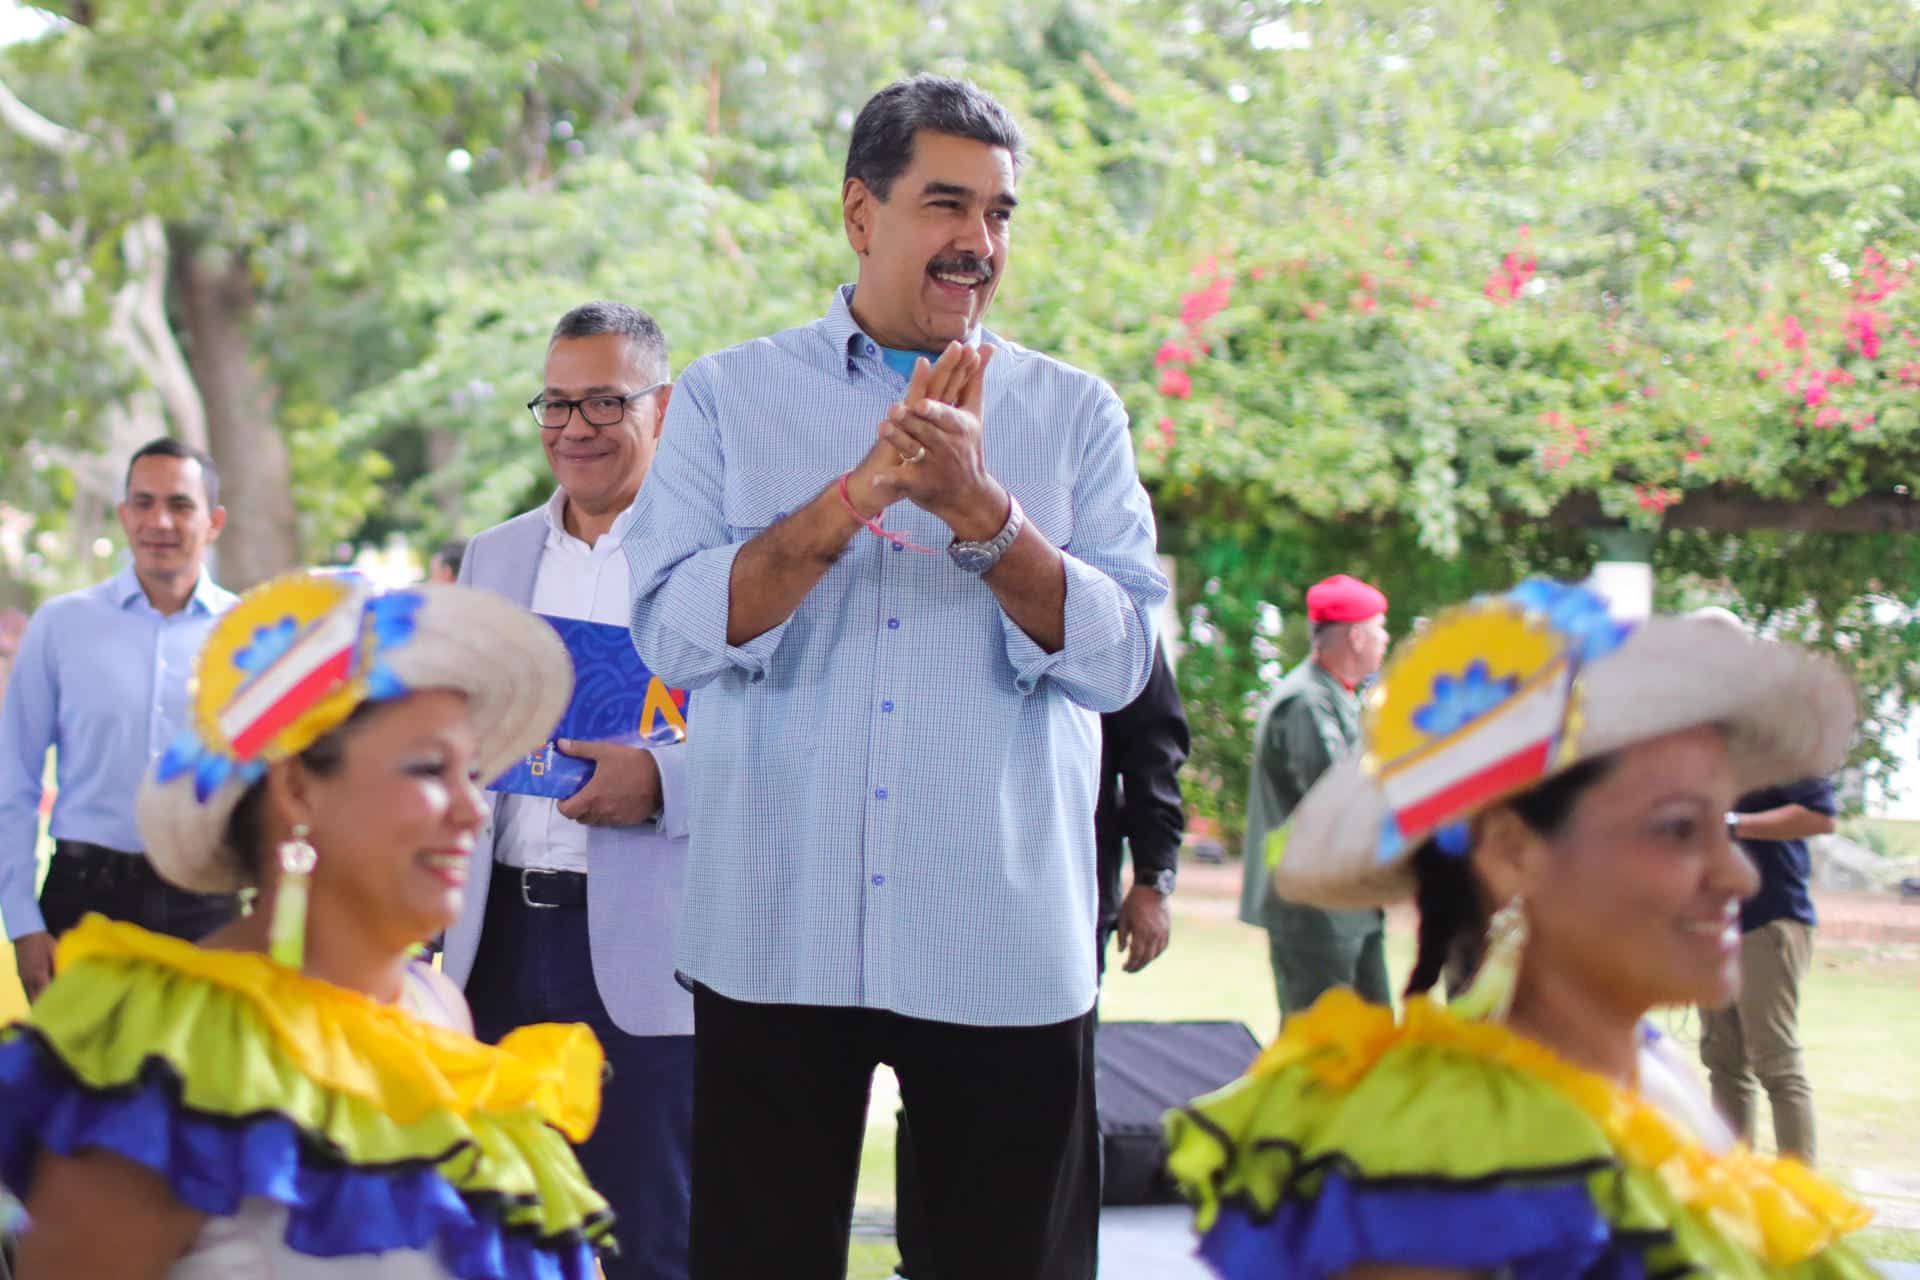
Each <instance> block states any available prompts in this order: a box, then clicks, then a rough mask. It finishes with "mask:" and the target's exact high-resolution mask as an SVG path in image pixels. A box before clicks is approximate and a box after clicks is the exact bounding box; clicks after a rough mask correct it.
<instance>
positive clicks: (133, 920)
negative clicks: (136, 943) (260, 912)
mask: <svg viewBox="0 0 1920 1280" xmlns="http://www.w3.org/2000/svg"><path fill="white" fill-rule="evenodd" d="M53 848H54V852H53V861H52V862H51V863H49V864H48V866H47V878H46V880H45V882H44V883H42V884H41V886H40V915H41V917H42V918H43V919H45V921H46V922H47V932H48V933H51V934H52V935H53V936H54V937H56V938H57V937H59V936H60V935H61V934H63V933H65V932H66V931H67V930H69V929H71V928H73V926H74V925H76V924H79V923H80V917H82V916H84V915H87V914H88V913H90V912H97V913H99V914H100V915H103V916H106V917H107V918H108V919H109V920H123V921H126V922H127V923H128V924H137V925H139V926H140V927H141V928H142V929H150V930H152V931H153V932H154V933H164V934H167V935H169V936H171V937H175V938H184V939H186V940H187V941H188V942H198V941H199V940H200V939H201V938H204V937H206V936H207V935H208V934H209V933H212V932H213V931H214V930H215V929H218V928H219V927H220V926H221V925H223V924H225V923H227V921H229V920H231V919H233V918H234V917H235V916H237V915H239V914H240V906H239V900H238V899H237V898H236V897H235V896H234V895H233V894H228V893H188V892H187V891H186V890H185V889H181V888H177V887H176V886H174V885H171V884H168V883H167V882H166V881H165V880H162V879H161V878H160V876H159V874H158V873H157V872H155V871H154V869H153V864H152V863H150V862H148V861H147V860H146V858H145V857H144V856H143V855H141V854H138V853H122V852H120V851H118V850H115V849H108V848H105V847H104V846H101V845H97V844H86V843H83V842H81V841H77V840H59V841H56V842H55V843H54V847H53Z"/></svg>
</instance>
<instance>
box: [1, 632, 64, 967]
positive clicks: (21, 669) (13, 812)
mask: <svg viewBox="0 0 1920 1280" xmlns="http://www.w3.org/2000/svg"><path fill="white" fill-rule="evenodd" d="M48 627H49V623H48V611H47V610H45V609H42V610H41V611H40V612H39V613H36V614H35V615H34V616H33V619H32V621H30V622H29V623H28V624H27V632H26V635H25V636H23V637H22V638H21V641H20V652H19V653H18V654H17V655H16V656H15V660H14V666H13V674H12V675H11V676H10V677H9V678H8V680H7V693H6V703H5V705H4V707H0V917H4V920H5V923H6V926H7V937H9V938H18V937H20V936H22V935H23V934H29V933H39V932H40V931H41V930H43V929H45V928H46V927H47V926H46V922H45V921H44V920H42V919H41V916H40V903H39V900H38V897H37V887H38V886H36V885H35V883H34V881H35V880H36V879H37V878H38V877H37V873H38V871H39V863H38V860H37V859H36V858H35V853H36V852H37V849H36V846H37V845H38V843H39V839H40V793H41V786H40V781H41V779H42V777H44V776H45V770H46V767H47V748H49V747H51V746H52V745H53V742H54V731H55V730H54V727H55V724H56V722H57V717H58V715H59V710H60V708H59V688H58V685H57V684H56V683H55V681H54V675H53V653H52V649H51V647H50V646H49V644H48V642H47V631H48Z"/></svg>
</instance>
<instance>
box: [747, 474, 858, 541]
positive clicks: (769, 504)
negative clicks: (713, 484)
mask: <svg viewBox="0 0 1920 1280" xmlns="http://www.w3.org/2000/svg"><path fill="white" fill-rule="evenodd" d="M835 480H836V477H835V476H832V475H824V474H814V473H812V472H810V471H806V470H803V469H799V468H795V469H790V470H781V469H778V468H773V467H760V468H755V469H753V470H729V471H728V472H727V478H726V489H725V492H724V494H723V495H722V499H721V503H722V507H723V514H724V515H725V518H726V522H727V536H728V538H729V539H730V540H731V541H734V542H745V541H746V540H747V539H749V538H751V537H753V536H754V535H755V534H757V533H759V532H760V531H761V530H763V529H765V528H767V526H769V525H773V524H778V523H779V522H780V521H782V520H784V519H786V518H787V517H788V516H789V515H792V514H793V513H794V512H795V511H798V510H799V509H800V508H801V507H804V506H806V505H807V504H808V503H809V502H812V501H813V500H814V498H815V497H817V496H819V493H820V491H821V490H822V489H825V488H826V487H827V486H828V485H829V484H832V483H834V482H835Z"/></svg>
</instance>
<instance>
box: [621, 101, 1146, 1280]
mask: <svg viewBox="0 0 1920 1280" xmlns="http://www.w3.org/2000/svg"><path fill="white" fill-rule="evenodd" d="M1020 150H1021V139H1020V134H1019V130H1018V128H1017V126H1016V125H1015V124H1014V122H1013V120H1012V119H1011V117H1009V116H1008V114H1007V113H1006V111H1005V110H1004V109H1003V108H1002V107H1001V106H1000V105H999V104H998V103H996V102H994V101H993V100H992V99H991V98H989V97H988V96H987V95H986V94H984V93H982V92H981V91H980V90H978V89H977V88H974V87H973V86H972V85H968V84H964V83H962V82H959V81H954V80H946V79H941V78H938V77H931V76H922V77H917V78H915V79H913V80H909V81H904V82H901V83H899V84H895V85H893V86H891V87H889V88H887V89H885V90H883V91H882V92H881V93H879V94H877V95H876V96H875V97H874V98H873V99H872V100H871V101H869V102H868V104H867V105H866V107H865V108H863V109H862V111H861V113H860V116H859V119H858V120H857V121H856V122H855V125H854V130H853V138H852V142H851V145H850V148H849V152H848V157H847V176H846V180H845V183H844V185H843V189H842V213H843V220H844V223H845V227H846V232H847V238H848V241H849V243H850V244H851V246H852V248H853V250H854V251H855V253H856V254H857V255H858V277H857V281H856V283H855V285H854V286H853V287H852V288H843V289H841V290H840V291H839V292H838V293H837V294H836V295H835V296H834V298H833V299H832V303H831V306H830V307H829V309H828V311H827V314H826V315H825V316H824V317H823V318H822V319H820V320H819V321H816V322H815V323H813V324H811V325H807V326H804V327H802V328H798V329H792V330H788V331H787V332H784V333H780V334H776V335H774V336H772V337H769V338H764V339H761V340H758V341H755V342H750V343H747V344H745V345H743V346H740V347H736V348H733V349H731V350H728V351H723V352H720V353H718V354H716V355H712V356H708V357H706V358H704V359H701V360H698V361H696V362H694V364H692V365H691V366H689V367H688V369H687V370H686V371H685V373H684V374H683V375H682V378H681V381H680V383H679V386H678V387H677V388H676V390H675V393H674V397H673V403H672V406H671V408H670V409H669V411H668V415H667V422H666V427H665V433H664V436H663V439H662V442H661V447H660V452H659V454H658V456H657V458H656V460H655V462H654V465H653V468H652V469H651V471H650V472H649V473H648V476H647V480H646V483H645V484H644V485H643V486H642V487H641V490H640V496H639V499H638V502H637V503H636V506H635V519H634V523H633V527H632V529H631V531H630V532H629V533H628V535H627V542H626V547H627V554H628V556H629V558H630V559H631V561H632V566H633V589H634V593H635V600H634V609H633V634H634V641H635V644H636V645H637V646H638V648H639V651H640V654H641V656H642V657H643V658H644V659H645V660H646V661H647V663H648V665H649V666H651V667H652V668H653V669H654V670H655V671H656V672H658V673H660V674H661V675H663V676H664V677H666V678H667V679H668V680H669V681H670V682H672V683H675V684H681V685H685V686H688V687H689V688H691V689H693V690H694V692H693V695H692V706H691V709H690V714H691V718H692V721H693V723H694V726H695V727H694V729H693V732H692V734H691V738H690V747H689V749H690V753H691V756H692V769H691V777H692V801H693V808H692V816H691V822H690V826H691V828H692V844H691V849H690V852H689V865H688V878H687V904H686V913H685V916H684V918H683V921H682V925H681V934H680V938H681V941H680V949H679V957H680V968H681V970H682V971H683V972H684V973H685V975H686V976H687V978H688V980H689V981H690V982H691V983H692V984H693V987H694V1026H695V1067H694V1071H695V1087H694V1193H693V1237H692V1263H693V1265H692V1274H693V1276H694V1277H696V1280H702V1278H707V1277H737V1276H757V1275H782V1276H796V1277H814V1276H827V1275H838V1274H840V1269H841V1268H843V1267H844V1264H845V1253H846V1244H847V1236H846V1227H847V1222H848V1219H849V1217H850V1214H851V1209H852V1199H853V1186H854V1177H855V1173H856V1171H857V1165H858V1160H859V1153H860V1134H861V1126H862V1124H863V1122H864V1119H865V1114H866V1105H867V1093H868V1086H869V1081H870V1077H871V1074H872V1071H873V1068H874V1066H875V1064H876V1063H878V1062H882V1061H884V1062H887V1063H889V1064H890V1065H891V1066H892V1067H893V1068H894V1071H895V1072H896V1074H897V1075H898V1076H899V1079H900V1087H901V1093H902V1100H903V1103H904V1105H905V1108H906V1112H907V1115H908V1117H909V1119H910V1121H911V1123H912V1125H913V1132H914V1137H915V1140H916V1144H917V1146H918V1149H919V1153H920V1157H921V1173H922V1180H923V1183H924V1186H925V1194H926V1200H927V1203H928V1206H929V1208H930V1210H931V1213H930V1217H931V1221H930V1224H929V1225H930V1233H929V1234H930V1238H931V1244H932V1251H933V1254H934V1261H935V1264H936V1269H937V1270H938V1272H939V1274H940V1276H941V1277H942V1280H968V1278H969V1277H988V1276H991V1277H993V1278H994V1280H1022V1278H1025V1277H1035V1278H1037V1277H1040V1276H1046V1277H1048V1278H1049V1280H1054V1278H1073V1277H1079V1276H1090V1275H1091V1274H1092V1268H1093V1254H1094V1241H1093V1230H1092V1228H1093V1223H1094V1220H1095V1216H1096V1215H1095V1214H1093V1213H1090V1212H1087V1208H1088V1205H1089V1201H1090V1198H1091V1197H1096V1196H1097V1195H1098V1178H1097V1165H1096V1153H1095V1151H1094V1149H1093V1148H1094V1144H1095V1143H1096V1142H1097V1137H1098V1135H1097V1126H1095V1125H1094V1124H1093V1123H1092V1122H1091V1120H1090V1114H1091V1107H1092V1088H1091V1082H1092V1070H1091V1053H1092V1039H1091V1027H1092V1017H1091V1012H1090V1011H1091V1008H1092V1005H1093V1001H1094V985H1095V984H1094V963H1093V961H1094V914H1095V899H1096V892H1095V884H1094V848H1093V811H1094V801H1095V793H1096V788H1097V768H1098V764H1099V758H1100V727H1099V713H1100V712H1103V711H1111V710H1115V709H1118V708H1120V707H1123V706H1125V705H1126V704H1127V703H1129V702H1130V701H1132V700H1133V698H1134V697H1135V695H1137V694H1138V693H1139V692H1140V690H1141V688H1142V686H1143V685H1144V684H1145V682H1146V679H1147V673H1148V669H1149V666H1150V664H1151V660H1152V654H1153V649H1154V643H1155V641H1154V636H1153V629H1152V623H1151V618H1152V615H1153V611H1154V609H1155V607H1156V606H1157V605H1158V604H1159V603H1160V602H1161V600H1162V599H1163V598H1164V597H1165V595H1166V591H1167V583H1166V580H1165V578H1164V577H1163V576H1162V574H1161V573H1160V571H1159V569H1158V567H1157V560H1156V557H1155V549H1154V525H1153V513H1152V510H1151V507H1150V506H1149V503H1148V501H1147V496H1146V493H1145V492H1144V491H1143V490H1142V489H1141V487H1140V484H1139V481H1138V478H1137V476H1136V474H1135V471H1134V464H1133V453H1132V445H1131V439H1130V436H1129V434H1128V429H1127V418H1126V412H1125V410H1124V409H1123V408H1122V407H1121V404H1120V401H1119V399H1118V397H1116V396H1115V395H1114V393H1113V392H1112V390H1111V389H1109V388H1108V387H1107V386H1106V385H1104V384H1103V383H1101V382H1100V381H1099V380H1098V379H1096V378H1094V377H1092V376H1090V375H1088V374H1086V373H1084V372H1081V371H1080V370H1077V369H1074V368H1071V367H1070V366H1067V365H1065V364H1062V363H1060V362H1059V361H1056V360H1052V359H1050V358H1048V357H1046V356H1043V355H1040V354H1039V353H1037V352H1033V351H1029V350H1027V349H1025V348H1023V347H1020V346H1017V345H1015V344H1013V343H1011V342H1008V341H1005V340H1004V339H1001V338H999V337H997V336H996V335H994V334H992V333H989V332H987V331H986V330H985V329H984V328H983V327H982V326H981V321H982V318H983V317H984V315H985V312H986V310H987V307H988V304H989V303H990V302H991V300H992V297H993V293H994V291H995V289H996V287H997V286H998V284H999V281H1000V277H1001V275H1002V273H1003V272H1004V270H1005V268H1006V265H1007V257H1008V243H1009V226H1010V224H1011V221H1012V217H1013V211H1014V207H1015V204H1016V198H1015V194H1014V188H1015V178H1016V174H1017V168H1018V164H1019V155H1020ZM876 423H879V424H880V425H879V426H878V428H877V429H876V426H875V424H876ZM743 1222H747V1223H752V1224H753V1227H752V1229H751V1230H742V1229H741V1228H740V1224H741V1223H743ZM1073 1224H1078V1225H1073Z"/></svg>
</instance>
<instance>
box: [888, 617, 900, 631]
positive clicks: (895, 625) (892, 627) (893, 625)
mask: <svg viewBox="0 0 1920 1280" xmlns="http://www.w3.org/2000/svg"><path fill="white" fill-rule="evenodd" d="M899 629H900V619H898V618H888V619H887V630H889V631H898V630H899Z"/></svg>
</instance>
